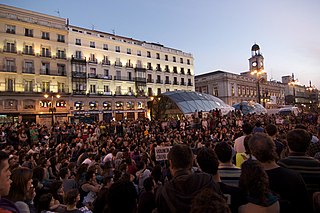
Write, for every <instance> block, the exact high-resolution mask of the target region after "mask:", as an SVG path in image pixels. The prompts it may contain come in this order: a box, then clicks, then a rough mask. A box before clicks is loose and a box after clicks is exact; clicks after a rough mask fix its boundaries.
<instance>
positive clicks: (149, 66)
mask: <svg viewBox="0 0 320 213" xmlns="http://www.w3.org/2000/svg"><path fill="white" fill-rule="evenodd" d="M147 69H148V70H152V66H151V63H150V62H148V64H147Z"/></svg>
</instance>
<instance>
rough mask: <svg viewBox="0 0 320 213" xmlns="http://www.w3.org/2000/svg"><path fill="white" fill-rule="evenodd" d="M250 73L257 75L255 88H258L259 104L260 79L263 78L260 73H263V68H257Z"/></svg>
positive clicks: (259, 99)
mask: <svg viewBox="0 0 320 213" xmlns="http://www.w3.org/2000/svg"><path fill="white" fill-rule="evenodd" d="M250 74H251V75H256V76H257V89H258V91H257V92H258V103H259V104H261V94H260V81H261V80H262V79H263V78H262V75H263V74H265V71H264V70H263V69H260V68H257V69H255V70H253V71H251V73H250Z"/></svg>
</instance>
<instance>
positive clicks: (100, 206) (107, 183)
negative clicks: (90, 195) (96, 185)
mask: <svg viewBox="0 0 320 213" xmlns="http://www.w3.org/2000/svg"><path fill="white" fill-rule="evenodd" d="M112 177H113V176H105V177H104V178H103V187H102V188H101V190H100V191H99V193H98V195H97V198H96V199H95V201H94V203H93V212H104V210H105V209H107V207H106V200H107V198H108V194H109V189H110V187H111V185H112V183H113V179H112Z"/></svg>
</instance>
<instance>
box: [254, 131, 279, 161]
mask: <svg viewBox="0 0 320 213" xmlns="http://www.w3.org/2000/svg"><path fill="white" fill-rule="evenodd" d="M249 147H250V150H252V151H251V152H252V154H253V155H254V156H255V157H256V158H257V160H258V161H260V162H262V163H265V162H270V161H274V160H276V159H277V153H276V146H275V144H274V142H273V140H272V138H271V137H270V136H268V135H267V134H265V133H260V132H258V133H256V134H254V135H253V136H252V137H251V138H250V140H249Z"/></svg>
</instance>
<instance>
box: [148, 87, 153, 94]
mask: <svg viewBox="0 0 320 213" xmlns="http://www.w3.org/2000/svg"><path fill="white" fill-rule="evenodd" d="M148 96H153V92H152V88H151V87H148Z"/></svg>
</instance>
